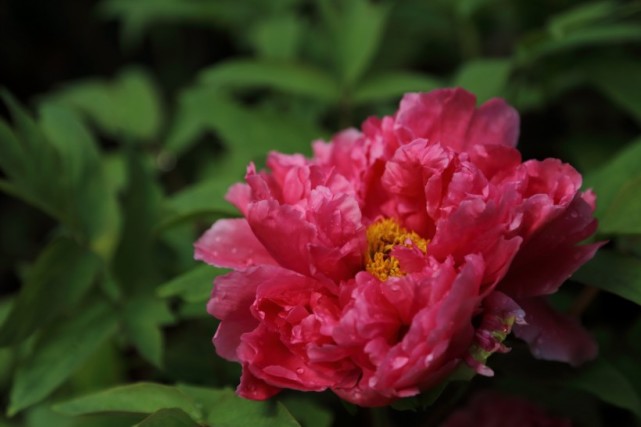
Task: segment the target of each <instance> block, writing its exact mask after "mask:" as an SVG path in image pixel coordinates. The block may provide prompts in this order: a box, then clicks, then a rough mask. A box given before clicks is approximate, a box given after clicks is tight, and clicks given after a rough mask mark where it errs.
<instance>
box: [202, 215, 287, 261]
mask: <svg viewBox="0 0 641 427" xmlns="http://www.w3.org/2000/svg"><path fill="white" fill-rule="evenodd" d="M194 246H195V249H196V250H195V255H194V257H195V259H197V260H201V261H204V262H206V263H207V264H211V265H215V266H216V267H225V268H245V267H248V266H251V265H258V264H275V261H274V259H273V258H272V257H271V256H270V255H269V253H267V251H266V250H265V247H264V246H263V245H262V244H261V243H260V242H259V241H258V239H256V236H255V235H254V233H253V232H252V231H251V229H250V228H249V224H247V221H246V220H245V219H221V220H218V221H216V222H215V223H214V225H212V226H211V228H210V229H209V230H207V231H206V232H205V233H204V234H203V235H202V236H201V237H200V239H198V241H196V243H195V244H194Z"/></svg>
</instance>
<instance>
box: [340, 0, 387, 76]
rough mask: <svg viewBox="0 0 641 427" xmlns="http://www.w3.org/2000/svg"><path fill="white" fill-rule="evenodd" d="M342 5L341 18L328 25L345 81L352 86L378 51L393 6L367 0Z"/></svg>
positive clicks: (342, 3) (357, 0) (356, 0)
mask: <svg viewBox="0 0 641 427" xmlns="http://www.w3.org/2000/svg"><path fill="white" fill-rule="evenodd" d="M339 4H340V6H341V7H340V9H339V10H338V13H337V16H338V20H335V21H329V22H328V24H329V26H330V32H331V34H332V36H333V43H334V52H335V54H336V61H337V64H338V66H339V71H340V73H341V76H342V82H343V84H344V85H345V86H347V87H351V86H354V84H355V83H356V82H357V81H358V80H359V79H360V77H361V76H362V75H363V73H364V72H365V71H366V70H367V68H368V67H369V65H370V63H371V62H372V59H373V58H374V55H375V54H376V51H377V50H378V47H379V44H380V42H381V39H382V36H383V31H384V29H385V23H386V21H387V17H388V15H389V10H390V6H389V4H386V3H372V2H369V1H367V0H353V1H349V2H339Z"/></svg>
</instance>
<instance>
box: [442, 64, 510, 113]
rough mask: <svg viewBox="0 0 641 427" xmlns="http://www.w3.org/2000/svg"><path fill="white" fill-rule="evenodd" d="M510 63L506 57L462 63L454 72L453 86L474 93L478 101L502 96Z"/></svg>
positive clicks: (508, 74)
mask: <svg viewBox="0 0 641 427" xmlns="http://www.w3.org/2000/svg"><path fill="white" fill-rule="evenodd" d="M511 69H512V64H511V62H510V60H507V59H478V60H474V61H469V62H466V63H465V64H463V66H462V67H461V68H460V69H459V71H458V73H457V74H456V78H455V79H454V86H460V87H462V88H465V89H467V90H469V91H470V92H472V93H474V94H475V95H476V98H477V100H478V102H479V103H482V102H485V101H487V100H488V99H490V98H493V97H497V96H503V95H504V91H505V87H506V85H507V81H508V78H509V76H510V71H511Z"/></svg>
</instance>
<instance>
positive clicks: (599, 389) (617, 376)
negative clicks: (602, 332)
mask: <svg viewBox="0 0 641 427" xmlns="http://www.w3.org/2000/svg"><path fill="white" fill-rule="evenodd" d="M563 384H564V385H566V386H568V387H573V388H578V389H580V390H584V391H587V392H589V393H592V394H594V395H595V396H597V397H598V398H599V399H601V400H603V401H604V402H607V403H609V404H611V405H614V406H617V407H619V408H623V409H627V410H628V411H630V412H632V413H633V414H634V415H636V416H637V418H638V419H639V420H641V397H640V396H639V395H638V394H637V391H636V390H635V389H634V387H633V386H632V385H631V384H630V382H629V380H628V378H626V377H625V376H624V375H623V374H622V373H621V372H619V370H618V369H617V368H615V367H614V366H612V365H611V364H610V363H609V362H607V361H606V360H603V359H600V360H597V361H596V362H594V363H592V364H590V365H589V366H586V367H585V368H584V369H583V370H581V372H580V373H579V374H578V375H577V376H576V377H575V378H571V379H569V380H568V381H567V382H564V383H563Z"/></svg>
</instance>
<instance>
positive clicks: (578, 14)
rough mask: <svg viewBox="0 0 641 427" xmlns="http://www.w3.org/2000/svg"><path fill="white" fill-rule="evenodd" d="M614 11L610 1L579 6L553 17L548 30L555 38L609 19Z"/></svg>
mask: <svg viewBox="0 0 641 427" xmlns="http://www.w3.org/2000/svg"><path fill="white" fill-rule="evenodd" d="M615 10H616V4H615V3H613V2H610V1H599V2H590V3H586V4H580V5H579V6H577V7H575V8H572V9H570V10H568V11H563V12H562V13H559V14H556V15H554V16H553V17H552V18H551V19H550V20H549V22H548V30H549V31H550V33H552V34H554V35H555V36H557V37H560V36H562V35H563V34H565V33H567V32H569V31H571V30H573V29H576V28H582V27H586V26H589V25H593V24H594V23H597V22H599V21H602V20H604V19H605V18H609V17H610V16H612V15H613V13H614V11H615Z"/></svg>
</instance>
